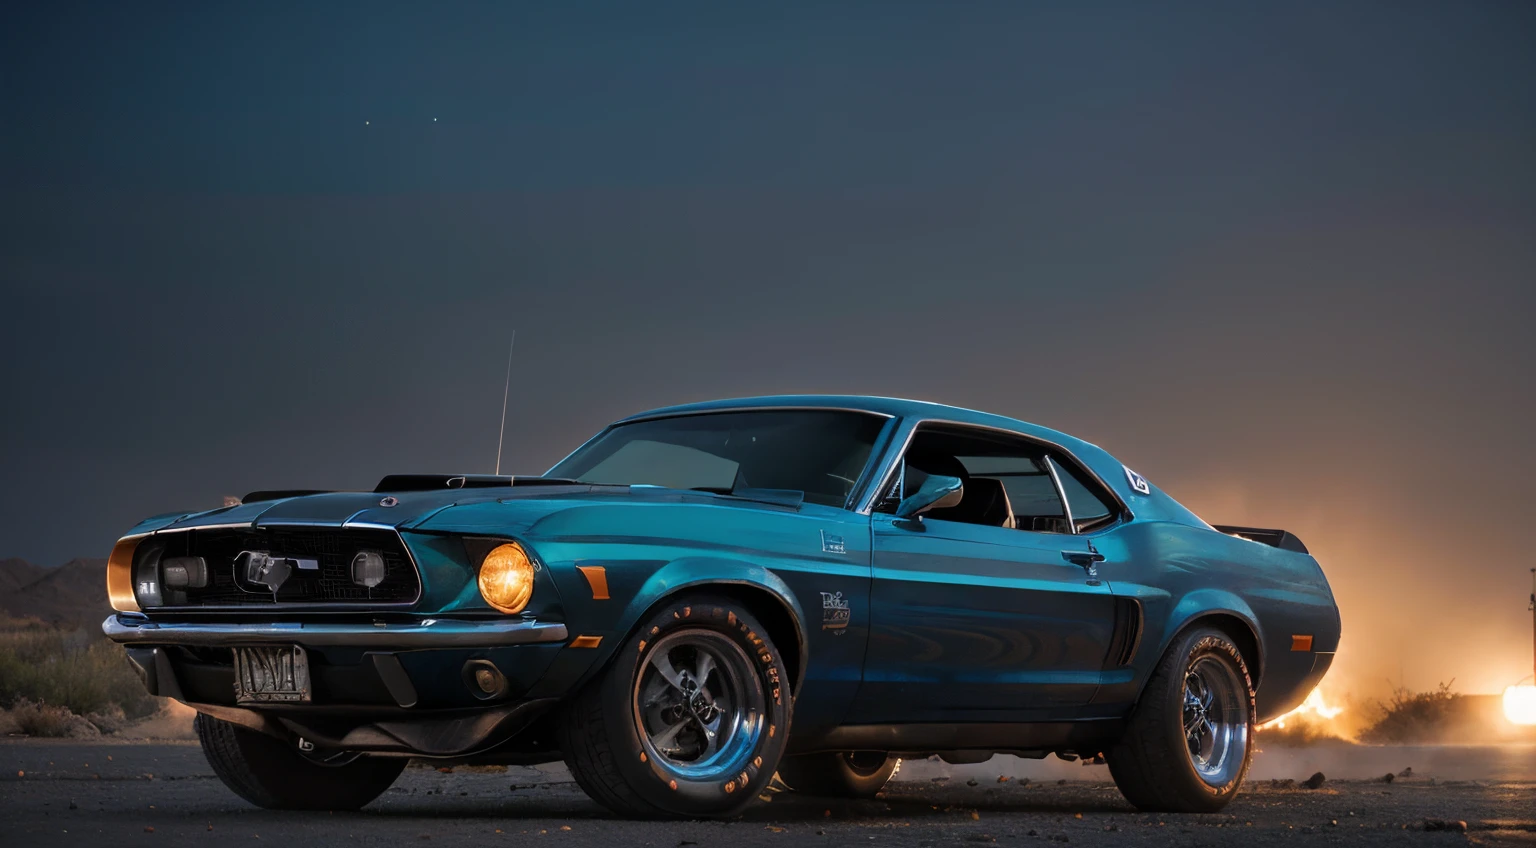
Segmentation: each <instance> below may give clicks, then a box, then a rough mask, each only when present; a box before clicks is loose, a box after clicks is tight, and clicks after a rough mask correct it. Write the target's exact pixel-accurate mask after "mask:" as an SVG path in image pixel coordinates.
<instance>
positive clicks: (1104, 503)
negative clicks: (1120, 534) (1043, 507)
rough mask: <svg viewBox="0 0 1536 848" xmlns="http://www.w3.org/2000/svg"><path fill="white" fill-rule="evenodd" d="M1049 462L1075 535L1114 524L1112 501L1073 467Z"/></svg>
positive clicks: (1116, 509) (1115, 513)
mask: <svg viewBox="0 0 1536 848" xmlns="http://www.w3.org/2000/svg"><path fill="white" fill-rule="evenodd" d="M1049 462H1051V464H1053V465H1054V466H1055V467H1056V476H1057V478H1058V479H1060V480H1061V488H1062V490H1063V491H1064V492H1066V495H1067V504H1068V505H1069V506H1071V508H1072V523H1073V524H1074V525H1075V529H1076V530H1077V532H1079V533H1087V532H1090V531H1092V530H1097V529H1098V528H1100V527H1103V526H1105V525H1106V524H1112V523H1114V521H1115V519H1116V518H1118V517H1119V512H1120V509H1119V507H1117V506H1115V505H1114V503H1115V501H1114V498H1113V497H1112V496H1111V495H1110V494H1109V493H1108V492H1105V491H1104V489H1103V486H1101V485H1100V484H1099V482H1098V481H1097V480H1094V479H1093V478H1092V477H1090V476H1088V475H1087V474H1085V473H1083V472H1082V471H1080V470H1078V468H1077V466H1076V464H1075V463H1070V462H1061V461H1059V460H1058V459H1057V458H1056V457H1054V456H1052V457H1051V458H1050V459H1049Z"/></svg>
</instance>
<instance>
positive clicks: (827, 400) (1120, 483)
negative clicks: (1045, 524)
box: [614, 395, 1209, 527]
mask: <svg viewBox="0 0 1536 848" xmlns="http://www.w3.org/2000/svg"><path fill="white" fill-rule="evenodd" d="M740 409H845V410H856V411H860V412H870V413H874V414H876V415H886V416H891V417H893V418H900V419H905V420H910V419H918V420H927V419H932V420H938V421H946V422H953V423H956V424H972V425H976V426H980V427H994V428H997V429H1000V430H1007V431H1011V432H1014V433H1019V434H1021V435H1024V436H1028V437H1031V438H1034V439H1038V440H1040V441H1043V442H1047V443H1050V444H1053V445H1056V446H1057V447H1059V448H1061V449H1063V450H1065V451H1067V452H1068V453H1070V454H1072V455H1073V456H1075V457H1076V458H1077V459H1078V461H1080V462H1082V463H1083V464H1084V465H1087V466H1088V468H1089V469H1091V470H1092V471H1093V472H1094V473H1095V474H1096V475H1098V477H1099V479H1100V480H1101V481H1102V482H1103V483H1105V484H1106V485H1108V486H1109V487H1110V488H1111V489H1113V490H1114V491H1115V494H1117V495H1118V496H1119V497H1120V500H1121V501H1122V502H1123V503H1125V504H1127V505H1128V506H1130V508H1131V510H1132V511H1133V512H1134V513H1135V514H1136V515H1137V516H1138V517H1142V518H1152V519H1161V520H1171V521H1177V522H1179V523H1183V524H1190V525H1194V526H1200V527H1209V525H1207V524H1206V523H1205V522H1204V521H1202V520H1200V518H1199V517H1198V516H1196V515H1195V514H1194V513H1192V512H1190V511H1189V510H1188V509H1187V508H1186V507H1185V506H1184V505H1183V504H1180V503H1179V502H1178V501H1175V500H1174V499H1173V498H1171V497H1169V496H1168V495H1167V494H1166V493H1165V492H1163V491H1162V490H1161V489H1159V488H1158V487H1157V486H1156V485H1155V484H1149V486H1150V491H1148V492H1138V491H1133V490H1132V489H1131V488H1130V486H1129V484H1128V480H1127V478H1128V476H1129V474H1130V469H1128V468H1126V467H1125V466H1124V465H1123V464H1121V462H1120V461H1119V460H1118V459H1116V458H1115V457H1114V456H1112V455H1110V453H1109V452H1108V451H1106V450H1104V449H1103V448H1101V447H1099V446H1098V445H1095V444H1093V443H1091V442H1086V441H1083V440H1082V439H1079V438H1076V437H1075V436H1069V435H1067V434H1066V433H1063V432H1061V431H1059V430H1052V429H1051V428H1049V427H1042V426H1040V425H1038V424H1031V423H1029V422H1027V421H1020V420H1018V419H1017V418H1009V417H1007V416H1005V415H993V414H992V413H990V412H980V411H977V410H974V409H966V408H964V407H959V406H948V405H946V404H942V403H932V402H929V401H922V400H908V399H905V398H889V397H872V396H867V395H773V396H768V397H748V398H728V399H722V400H710V401H703V402H700V403H686V404H680V405H678V406H667V407H662V408H660V409H652V410H650V411H647V412H641V413H638V414H636V415H631V416H629V417H627V418H622V419H620V420H618V421H616V422H614V423H615V424H623V423H625V422H628V421H639V420H643V419H647V418H666V417H670V416H674V415H694V414H699V413H706V412H723V411H726V410H740Z"/></svg>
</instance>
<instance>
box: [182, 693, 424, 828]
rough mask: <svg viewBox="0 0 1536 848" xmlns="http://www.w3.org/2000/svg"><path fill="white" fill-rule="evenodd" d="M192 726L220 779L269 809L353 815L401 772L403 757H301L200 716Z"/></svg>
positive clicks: (279, 744) (250, 733)
mask: <svg viewBox="0 0 1536 848" xmlns="http://www.w3.org/2000/svg"><path fill="white" fill-rule="evenodd" d="M192 724H193V726H194V727H195V728H196V730H197V738H198V740H199V741H200V742H202V745H203V756H205V757H207V758H208V765H210V766H212V767H213V773H214V774H216V775H218V776H219V780H221V781H223V782H224V785H225V786H228V787H229V788H230V790H232V791H233V792H234V793H235V794H236V795H239V796H240V797H241V798H244V799H245V800H247V801H250V802H251V803H252V804H255V805H256V806H258V807H266V808H267V809H270V810H356V809H358V808H360V807H362V806H363V805H364V804H367V803H368V802H369V801H372V800H373V799H375V798H377V797H379V796H380V795H382V794H383V793H384V790H386V789H388V788H389V785H390V784H392V783H394V782H395V778H397V777H399V776H400V772H402V771H404V770H405V763H406V760H405V758H404V757H368V756H347V755H340V756H335V757H332V758H330V759H328V760H326V759H320V758H315V757H306V756H304V755H303V754H301V753H299V752H298V751H297V750H296V749H295V748H294V747H293V746H292V745H290V744H288V743H286V742H283V741H282V740H280V739H275V738H273V737H271V736H267V735H265V734H261V733H257V732H256V731H254V730H249V729H247V728H244V727H240V726H238V725H235V724H231V723H229V722H227V721H223V720H220V719H216V718H213V717H212V716H207V715H203V714H202V713H198V715H197V718H196V719H194V720H193V722H192Z"/></svg>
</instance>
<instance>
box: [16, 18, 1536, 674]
mask: <svg viewBox="0 0 1536 848" xmlns="http://www.w3.org/2000/svg"><path fill="white" fill-rule="evenodd" d="M443 6H444V4H402V5H400V6H391V5H389V4H385V3H377V2H369V3H358V4H353V5H345V4H341V3H322V4H312V3H303V4H293V5H284V4H277V3H261V4H254V3H253V4H246V5H245V8H244V9H237V8H235V7H234V4H191V3H189V4H157V3H102V4H99V5H90V6H74V5H70V4H66V3H31V4H20V3H18V4H7V5H6V7H5V10H4V11H3V12H0V296H3V297H0V389H3V393H0V482H3V485H0V556H21V557H25V558H27V559H30V560H33V561H37V562H40V563H44V564H57V563H60V562H62V561H64V560H66V559H69V558H70V557H74V556H105V555H106V553H107V551H108V550H109V549H110V546H111V543H112V541H113V539H115V538H116V536H117V535H118V534H119V533H121V532H122V531H123V530H125V529H127V528H128V527H129V526H130V525H132V524H133V523H134V522H135V521H136V520H137V519H138V518H140V517H142V516H145V515H148V514H151V513H157V512H164V511H169V510H173V509H181V508H193V509H196V508H206V507H212V506H217V505H218V504H219V503H220V499H221V497H222V496H224V495H240V494H243V493H244V492H246V491H249V490H251V489H256V488H288V487H316V488H357V487H366V488H371V487H372V485H373V484H374V483H375V482H376V481H377V479H378V478H379V477H380V476H382V475H383V474H385V473H389V472H411V471H452V472H465V471H469V472H488V471H490V470H491V467H492V464H493V463H494V461H495V454H496V431H497V423H498V415H499V407H500V402H501V393H502V378H503V369H504V367H505V363H506V359H505V357H506V346H507V341H508V337H509V335H510V334H511V332H512V330H513V329H514V328H515V329H516V330H517V351H516V357H515V360H514V364H513V383H512V401H511V412H510V415H509V418H508V423H507V439H506V459H505V461H504V470H505V469H510V470H512V471H516V472H519V473H538V472H540V471H542V470H544V469H545V468H547V467H548V466H549V465H551V464H552V463H553V462H554V461H555V460H557V459H559V458H560V457H561V456H563V455H564V454H565V453H566V452H567V451H569V450H570V449H572V448H573V447H575V446H576V445H577V444H578V443H579V442H580V441H582V440H583V439H584V438H585V437H586V436H587V435H589V434H590V433H592V432H594V431H595V430H597V429H598V428H599V427H601V426H602V425H603V424H605V423H606V422H608V421H609V420H611V419H613V418H615V417H617V416H619V415H622V414H626V413H630V412H634V411H637V410H641V409H645V408H650V407H655V406H661V405H666V404H671V403H678V402H685V401H692V400H700V399H706V398H712V397H729V396H744V395H755V394H767V393H782V392H848V393H867V394H883V395H896V396H905V397H914V398H921V399H928V400H937V401H943V402H949V403H955V404H959V405H962V406H970V407H976V408H981V409H985V410H989V411H994V412H1000V413H1004V414H1008V415H1013V416H1016V417H1019V418H1023V419H1026V420H1029V421H1034V422H1037V423H1040V424H1044V425H1047V426H1051V427H1056V428H1058V429H1062V430H1065V431H1068V432H1070V433H1073V434H1074V435H1079V436H1082V437H1084V438H1087V439H1089V440H1091V441H1094V442H1097V443H1098V444H1100V445H1102V446H1104V447H1106V448H1107V449H1109V450H1110V451H1111V452H1112V453H1115V454H1116V455H1118V456H1119V457H1120V458H1122V459H1123V460H1124V461H1126V462H1127V463H1128V464H1130V465H1131V466H1132V467H1134V468H1136V469H1137V470H1138V471H1140V472H1142V473H1144V474H1145V475H1146V476H1147V477H1149V478H1150V479H1152V480H1153V481H1154V482H1156V483H1158V484H1159V485H1161V486H1162V487H1163V488H1165V489H1166V490H1168V491H1169V492H1170V493H1171V494H1173V495H1174V496H1175V497H1178V498H1180V499H1181V500H1183V501H1184V502H1185V503H1186V504H1187V505H1189V506H1190V507H1191V508H1193V509H1194V510H1196V511H1197V512H1199V513H1200V514H1201V515H1202V516H1203V517H1205V518H1206V519H1207V520H1210V521H1214V522H1221V523H1247V524H1256V525H1259V526H1267V527H1284V528H1287V529H1290V530H1292V531H1294V532H1296V533H1298V535H1300V536H1301V538H1302V539H1303V540H1305V541H1306V542H1307V543H1308V544H1309V545H1310V546H1311V547H1312V548H1313V550H1314V552H1315V553H1317V555H1318V557H1319V559H1320V560H1321V561H1322V562H1323V564H1324V567H1325V568H1326V569H1327V570H1328V573H1329V576H1330V578H1331V579H1332V580H1333V583H1334V586H1335V589H1336V591H1337V594H1338V596H1339V600H1340V603H1341V606H1342V607H1343V614H1344V623H1345V637H1344V639H1345V641H1344V653H1343V654H1341V659H1340V662H1339V664H1338V665H1336V666H1335V667H1336V668H1337V669H1338V672H1337V673H1336V676H1335V677H1334V678H1331V681H1334V682H1335V683H1338V684H1339V685H1341V686H1342V685H1344V684H1348V685H1349V686H1350V687H1352V688H1351V691H1355V692H1369V691H1379V690H1380V689H1381V688H1383V687H1384V686H1385V685H1386V684H1385V680H1386V678H1387V677H1388V676H1390V677H1392V678H1393V679H1394V680H1397V679H1398V678H1399V675H1403V676H1404V680H1405V682H1406V683H1407V684H1408V685H1409V686H1412V687H1415V688H1427V687H1430V686H1433V685H1434V684H1435V683H1437V682H1439V681H1449V680H1450V679H1451V678H1453V677H1454V678H1456V688H1457V689H1458V690H1460V691H1472V692H1477V691H1487V692H1492V691H1498V690H1500V689H1502V687H1503V686H1505V685H1507V684H1509V683H1512V682H1514V681H1515V680H1516V679H1517V678H1519V677H1520V676H1521V675H1522V674H1527V673H1529V671H1530V636H1529V630H1528V628H1529V621H1530V619H1529V617H1528V615H1529V614H1528V613H1527V612H1526V605H1525V595H1526V593H1527V592H1528V587H1529V580H1530V575H1529V572H1528V571H1527V569H1529V568H1530V567H1531V566H1532V565H1536V558H1533V557H1532V555H1531V553H1530V552H1531V550H1532V546H1531V544H1530V538H1531V533H1532V532H1533V528H1536V521H1533V520H1532V518H1531V513H1532V511H1533V498H1532V494H1531V492H1532V490H1533V484H1536V440H1533V437H1532V435H1531V428H1530V421H1531V418H1532V413H1533V389H1532V382H1533V377H1536V342H1533V333H1532V331H1531V328H1530V325H1531V323H1532V320H1533V318H1536V49H1532V44H1533V39H1536V4H1531V3H1528V2H1521V0H1509V2H1479V0H1469V2H1430V3H1411V2H1384V3H1360V2H1346V3H1339V2H1318V3H1273V4H1269V5H1268V6H1267V10H1266V9H1261V8H1259V7H1258V4H1236V3H1225V2H1213V3H1209V4H1201V5H1179V4H1152V3H1142V2H1127V3H1118V4H1117V3H1109V2H1100V3H1077V4H1060V5H1059V6H1058V7H1056V8H1044V7H1041V6H1034V5H1030V4H1024V3H996V4H980V3H977V4H932V5H907V4H895V3H865V4H856V3H846V4H816V5H812V6H805V7H798V8H797V7H794V6H792V5H789V4H779V3H775V4H763V5H760V6H757V7H755V8H748V7H745V6H743V5H742V4H721V3H701V4H699V5H696V6H691V7H689V6H667V5H660V4H616V5H615V6H613V7H605V6H594V5H588V4H574V3H562V4H542V5H541V6H540V7H538V8H535V7H533V6H531V5H528V6H524V5H514V4H510V3H505V4H503V3H488V4H484V5H478V6H472V5H464V4H454V5H452V6H450V7H448V8H444V7H443ZM1068 6H1070V8H1067V7H1068Z"/></svg>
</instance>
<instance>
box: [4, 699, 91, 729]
mask: <svg viewBox="0 0 1536 848" xmlns="http://www.w3.org/2000/svg"><path fill="white" fill-rule="evenodd" d="M11 720H12V721H13V722H15V723H16V726H17V727H18V728H19V729H20V730H21V732H22V733H25V734H27V735H28V736H48V737H59V736H69V737H73V738H77V739H81V738H90V737H93V736H100V735H101V731H99V730H97V729H96V727H95V725H93V724H91V723H90V722H89V721H86V720H85V719H83V718H81V717H80V716H77V715H75V714H74V713H72V712H70V710H69V708H68V707H59V706H53V705H51V704H39V703H37V702H36V701H28V700H25V699H23V700H21V701H18V702H17V703H16V705H15V706H14V707H12V708H11Z"/></svg>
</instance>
